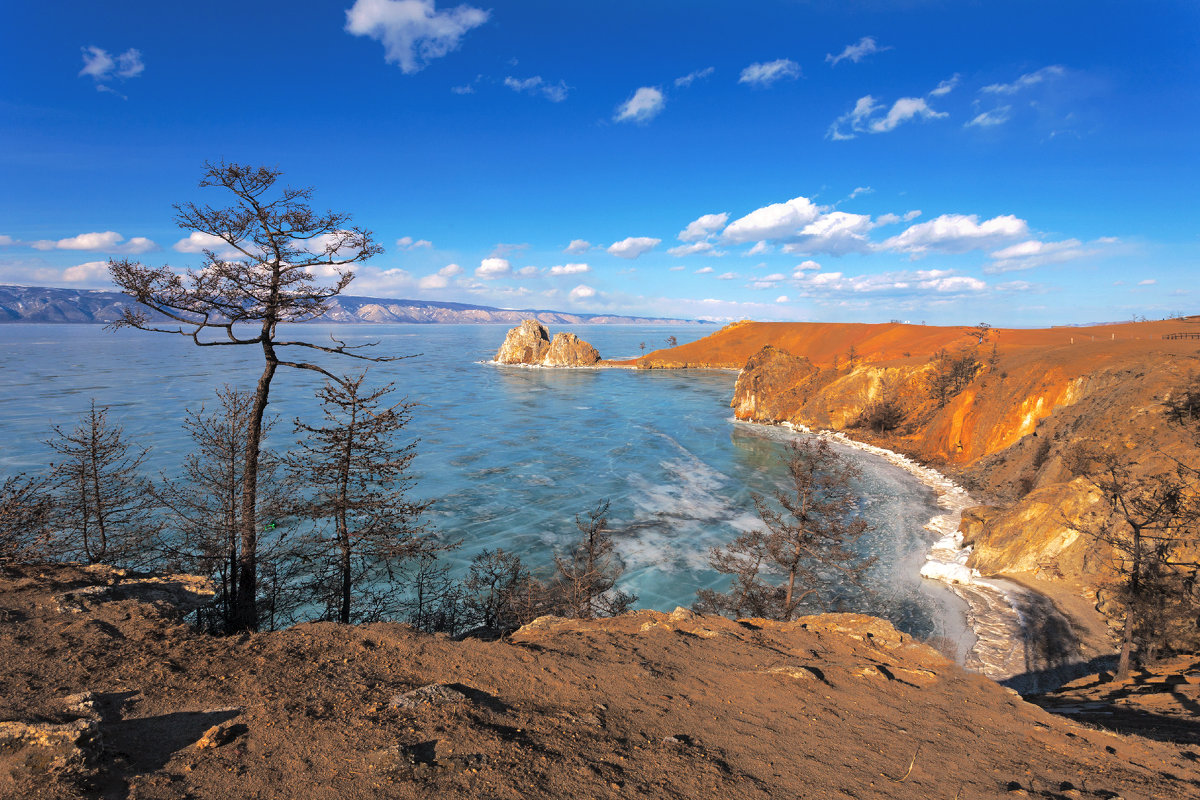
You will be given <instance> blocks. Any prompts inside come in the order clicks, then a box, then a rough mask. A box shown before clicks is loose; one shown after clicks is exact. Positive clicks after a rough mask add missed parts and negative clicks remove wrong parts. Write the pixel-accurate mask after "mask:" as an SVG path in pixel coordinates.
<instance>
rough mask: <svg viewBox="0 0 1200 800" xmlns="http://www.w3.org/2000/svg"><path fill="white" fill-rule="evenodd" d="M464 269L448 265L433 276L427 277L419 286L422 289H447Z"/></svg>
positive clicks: (456, 265)
mask: <svg viewBox="0 0 1200 800" xmlns="http://www.w3.org/2000/svg"><path fill="white" fill-rule="evenodd" d="M462 271H463V268H462V267H460V266H459V265H458V264H447V265H446V266H444V267H442V268H441V269H439V270H438V271H437V272H435V273H433V274H432V275H426V276H425V277H423V278H421V279H420V280H418V281H417V286H419V287H420V288H422V289H445V288H446V287H447V286H449V285H450V279H451V278H453V277H454V276H455V275H461V274H462Z"/></svg>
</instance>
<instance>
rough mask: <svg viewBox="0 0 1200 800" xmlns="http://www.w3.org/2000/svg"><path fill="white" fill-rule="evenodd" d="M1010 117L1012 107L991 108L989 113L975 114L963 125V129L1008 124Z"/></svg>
mask: <svg viewBox="0 0 1200 800" xmlns="http://www.w3.org/2000/svg"><path fill="white" fill-rule="evenodd" d="M1011 115H1012V106H1000V107H999V108H993V109H992V110H991V111H984V112H983V113H982V114H977V115H975V117H974V118H973V119H972V120H971V121H970V122H968V123H966V124H965V125H963V127H964V128H991V127H994V126H996V125H1003V124H1004V123H1006V122H1008V120H1009V118H1010V117H1011Z"/></svg>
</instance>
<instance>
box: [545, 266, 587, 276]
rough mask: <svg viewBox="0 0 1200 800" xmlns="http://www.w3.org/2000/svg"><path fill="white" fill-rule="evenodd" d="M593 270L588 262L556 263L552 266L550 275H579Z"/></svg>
mask: <svg viewBox="0 0 1200 800" xmlns="http://www.w3.org/2000/svg"><path fill="white" fill-rule="evenodd" d="M591 271H592V268H591V267H589V266H588V265H587V264H556V265H554V266H553V267H551V268H550V275H554V276H558V275H579V274H580V273H583V272H591Z"/></svg>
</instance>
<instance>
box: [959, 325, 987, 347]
mask: <svg viewBox="0 0 1200 800" xmlns="http://www.w3.org/2000/svg"><path fill="white" fill-rule="evenodd" d="M963 333H964V334H965V335H966V337H967V338H968V339H974V340H975V344H976V345H981V344H983V343H984V342H986V341H987V338H988V336H990V335H991V333H992V326H991V325H990V324H989V323H987V322H981V323H979V324H978V325H976V326H974V327H971V328H967V329H966V330H965V331H963Z"/></svg>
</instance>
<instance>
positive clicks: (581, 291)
mask: <svg viewBox="0 0 1200 800" xmlns="http://www.w3.org/2000/svg"><path fill="white" fill-rule="evenodd" d="M595 296H596V290H595V289H593V288H592V287H591V286H588V285H586V284H582V283H581V284H579V285H578V286H576V287H575V288H574V289H572V290H571V293H570V294H569V295H567V297H568V298H569V299H570V300H571V302H572V303H576V302H579V301H580V300H587V299H589V298H592V297H595Z"/></svg>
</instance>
